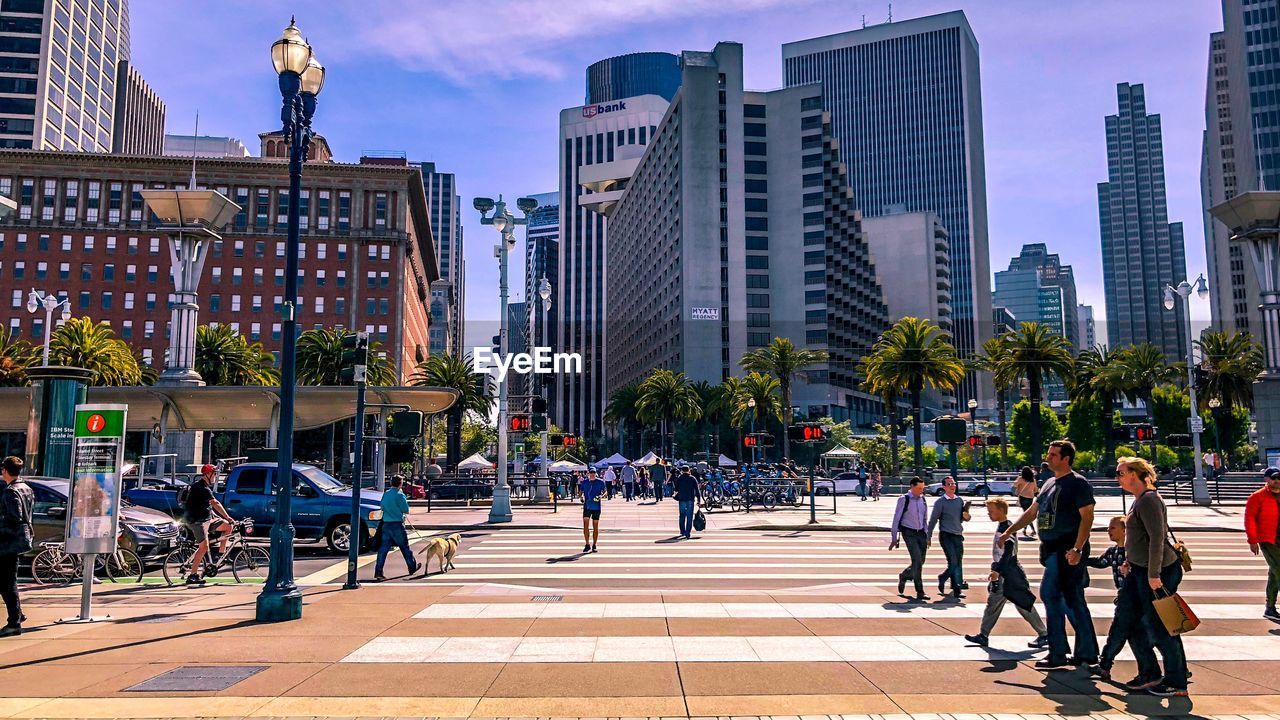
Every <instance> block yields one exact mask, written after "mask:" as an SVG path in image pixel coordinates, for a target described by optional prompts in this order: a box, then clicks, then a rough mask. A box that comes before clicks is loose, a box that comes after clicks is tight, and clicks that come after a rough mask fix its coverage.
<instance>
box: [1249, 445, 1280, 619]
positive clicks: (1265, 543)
mask: <svg viewBox="0 0 1280 720" xmlns="http://www.w3.org/2000/svg"><path fill="white" fill-rule="evenodd" d="M1262 477H1263V486H1262V487H1260V488H1258V489H1257V491H1255V492H1254V493H1253V494H1252V495H1250V496H1249V500H1248V502H1246V503H1245V506H1244V532H1245V535H1246V536H1247V539H1248V541H1249V551H1250V552H1252V553H1253V554H1254V555H1258V554H1261V555H1262V557H1263V558H1265V559H1266V561H1267V609H1266V611H1265V612H1263V613H1262V616H1263V617H1265V618H1267V619H1268V620H1275V621H1280V613H1278V612H1276V595H1277V593H1280V468H1275V467H1269V468H1267V470H1266V472H1264V473H1262Z"/></svg>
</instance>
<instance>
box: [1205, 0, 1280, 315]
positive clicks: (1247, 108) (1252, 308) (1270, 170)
mask: <svg viewBox="0 0 1280 720" xmlns="http://www.w3.org/2000/svg"><path fill="white" fill-rule="evenodd" d="M1276 37H1280V18H1278V17H1277V8H1276V5H1275V3H1273V2H1266V3H1262V2H1254V1H1253V0H1223V2H1222V30H1221V31H1220V32H1216V33H1212V34H1210V35H1209V65H1208V71H1207V73H1206V75H1207V77H1206V79H1205V99H1204V116H1205V131H1204V145H1203V156H1202V158H1201V163H1202V164H1201V173H1200V190H1201V196H1202V202H1203V209H1204V240H1205V259H1206V260H1207V261H1208V266H1209V267H1208V280H1209V308H1210V313H1211V314H1210V321H1211V324H1212V326H1213V328H1214V329H1215V330H1225V331H1237V332H1246V331H1247V332H1251V333H1252V334H1253V335H1254V337H1261V336H1262V334H1263V325H1262V313H1261V311H1260V310H1259V309H1258V297H1259V289H1258V278H1257V275H1256V274H1255V273H1254V272H1253V270H1252V269H1250V267H1249V265H1250V263H1251V260H1250V259H1249V258H1248V257H1247V254H1248V252H1249V250H1248V248H1247V246H1246V245H1245V244H1244V243H1232V242H1230V237H1231V233H1230V231H1229V230H1228V229H1227V227H1226V226H1225V225H1223V224H1222V223H1220V222H1218V221H1217V220H1215V219H1214V218H1213V216H1211V215H1210V214H1209V208H1211V207H1213V206H1215V205H1219V204H1221V203H1223V202H1225V201H1227V200H1230V199H1231V198H1233V197H1235V196H1236V195H1237V194H1239V193H1242V192H1247V191H1249V190H1262V189H1265V190H1280V97H1277V95H1278V93H1277V89H1280V53H1277V51H1276V46H1275V38H1276ZM1260 171H1261V175H1260V174H1259V173H1260Z"/></svg>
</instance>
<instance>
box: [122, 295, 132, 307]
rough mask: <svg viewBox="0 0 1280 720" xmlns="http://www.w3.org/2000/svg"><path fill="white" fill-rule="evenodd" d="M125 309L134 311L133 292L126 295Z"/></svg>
mask: <svg viewBox="0 0 1280 720" xmlns="http://www.w3.org/2000/svg"><path fill="white" fill-rule="evenodd" d="M124 309H125V310H132V309H133V293H131V292H127V293H125V294H124Z"/></svg>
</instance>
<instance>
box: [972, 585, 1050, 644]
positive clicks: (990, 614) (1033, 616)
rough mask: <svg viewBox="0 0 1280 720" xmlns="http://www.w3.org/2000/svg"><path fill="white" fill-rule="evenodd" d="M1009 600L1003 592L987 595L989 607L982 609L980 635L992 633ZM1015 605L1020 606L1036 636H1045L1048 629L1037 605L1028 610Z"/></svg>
mask: <svg viewBox="0 0 1280 720" xmlns="http://www.w3.org/2000/svg"><path fill="white" fill-rule="evenodd" d="M1007 602H1009V599H1008V598H1006V597H1005V596H1004V593H1003V592H996V593H990V594H988V595H987V609H986V610H983V611H982V629H981V630H979V631H978V634H979V635H981V636H983V637H989V636H990V635H991V631H992V630H994V629H995V627H996V621H997V620H999V619H1000V613H1001V612H1003V611H1004V605H1005V603H1007ZM1014 607H1016V608H1018V614H1019V615H1021V616H1022V619H1023V620H1026V621H1027V624H1029V625H1030V626H1031V629H1032V630H1035V632H1036V637H1038V638H1039V637H1044V635H1045V633H1046V632H1047V631H1046V630H1045V627H1044V623H1043V622H1041V621H1040V613H1038V612H1036V609H1035V607H1034V606H1032V607H1030V608H1027V609H1026V610H1023V609H1022V608H1020V607H1018V606H1017V605H1014Z"/></svg>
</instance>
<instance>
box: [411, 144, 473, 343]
mask: <svg viewBox="0 0 1280 720" xmlns="http://www.w3.org/2000/svg"><path fill="white" fill-rule="evenodd" d="M419 165H420V167H421V168H422V184H423V186H424V187H425V188H426V191H427V213H428V215H429V217H430V220H431V235H432V237H433V238H435V241H436V254H437V255H438V257H439V263H440V279H439V280H437V281H436V282H435V283H432V286H431V291H432V292H431V294H432V302H433V304H435V303H439V304H440V305H441V307H440V311H441V313H442V316H443V319H444V325H445V328H446V329H445V330H444V331H443V332H442V333H439V334H437V331H436V327H435V326H434V325H433V326H432V331H431V352H433V353H438V352H447V353H451V354H454V355H458V356H461V355H462V354H463V353H464V352H465V348H464V346H463V343H464V340H465V338H466V332H465V328H464V327H463V316H464V313H463V308H464V307H465V305H466V299H467V296H466V263H465V262H464V260H463V257H462V217H461V214H460V211H461V204H462V201H461V198H460V197H459V196H458V192H457V187H458V186H457V180H456V178H455V177H454V175H453V173H445V172H439V171H437V170H436V164H435V163H433V162H424V163H420V164H419Z"/></svg>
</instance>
